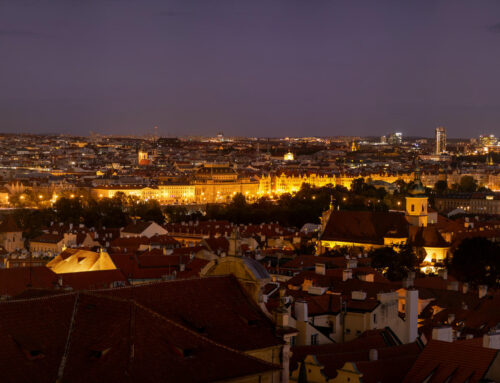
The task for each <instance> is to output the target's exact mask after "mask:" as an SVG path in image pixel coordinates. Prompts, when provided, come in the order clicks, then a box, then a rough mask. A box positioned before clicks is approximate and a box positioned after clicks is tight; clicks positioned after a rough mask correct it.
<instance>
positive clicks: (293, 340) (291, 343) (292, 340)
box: [290, 336, 295, 347]
mask: <svg viewBox="0 0 500 383" xmlns="http://www.w3.org/2000/svg"><path fill="white" fill-rule="evenodd" d="M290 346H291V347H293V346H295V336H292V337H290Z"/></svg>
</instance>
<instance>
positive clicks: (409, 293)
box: [405, 290, 418, 343]
mask: <svg viewBox="0 0 500 383" xmlns="http://www.w3.org/2000/svg"><path fill="white" fill-rule="evenodd" d="M405 325H406V332H407V339H406V340H407V343H412V342H415V340H416V339H417V337H418V290H406V304H405Z"/></svg>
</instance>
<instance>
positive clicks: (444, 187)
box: [434, 181, 448, 195]
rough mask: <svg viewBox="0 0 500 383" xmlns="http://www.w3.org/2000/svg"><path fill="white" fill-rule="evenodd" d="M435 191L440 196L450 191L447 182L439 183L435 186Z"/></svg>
mask: <svg viewBox="0 0 500 383" xmlns="http://www.w3.org/2000/svg"><path fill="white" fill-rule="evenodd" d="M434 191H435V192H436V193H437V194H438V195H442V194H445V193H446V192H447V191H448V183H447V182H446V181H437V182H436V183H435V184H434Z"/></svg>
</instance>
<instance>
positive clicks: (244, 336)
mask: <svg viewBox="0 0 500 383" xmlns="http://www.w3.org/2000/svg"><path fill="white" fill-rule="evenodd" d="M102 294H106V295H109V296H114V297H120V298H126V299H134V300H135V301H137V302H138V303H140V304H142V305H144V306H146V307H149V308H151V309H152V310H154V311H156V312H158V313H159V314H161V315H162V316H164V317H166V318H168V319H171V320H173V321H175V322H177V323H181V324H183V325H184V326H186V327H187V328H189V329H192V330H194V331H197V332H198V333H200V334H203V335H204V336H206V337H208V338H210V339H212V340H214V341H216V342H218V343H221V344H224V345H227V346H229V347H232V348H235V349H237V350H241V351H248V350H255V349H260V348H265V347H271V346H277V345H281V344H282V341H281V340H280V339H279V338H278V337H277V336H276V335H275V333H274V325H273V323H272V322H271V320H269V319H268V318H267V317H266V316H265V315H264V313H263V312H262V310H261V309H260V308H259V307H258V306H257V305H256V304H255V303H254V302H253V300H252V299H251V298H250V297H249V296H248V295H247V294H246V292H245V291H244V290H243V288H242V287H241V285H240V284H239V282H238V281H237V280H236V278H235V277H233V276H216V277H205V278H194V279H183V280H173V281H165V282H157V283H151V284H145V285H137V286H133V287H132V286H131V287H125V288H119V289H110V290H106V291H102Z"/></svg>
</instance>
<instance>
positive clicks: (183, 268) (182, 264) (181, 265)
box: [179, 263, 186, 271]
mask: <svg viewBox="0 0 500 383" xmlns="http://www.w3.org/2000/svg"><path fill="white" fill-rule="evenodd" d="M179 271H186V265H185V264H184V263H180V264H179Z"/></svg>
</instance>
